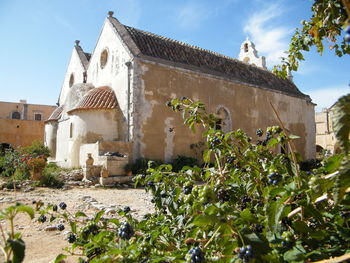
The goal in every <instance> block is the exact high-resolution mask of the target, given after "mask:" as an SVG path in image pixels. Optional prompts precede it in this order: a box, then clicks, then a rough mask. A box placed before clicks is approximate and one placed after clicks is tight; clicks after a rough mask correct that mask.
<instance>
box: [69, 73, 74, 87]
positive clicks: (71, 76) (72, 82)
mask: <svg viewBox="0 0 350 263" xmlns="http://www.w3.org/2000/svg"><path fill="white" fill-rule="evenodd" d="M73 84H74V75H73V73H72V74H71V75H70V78H69V87H72V86H73Z"/></svg>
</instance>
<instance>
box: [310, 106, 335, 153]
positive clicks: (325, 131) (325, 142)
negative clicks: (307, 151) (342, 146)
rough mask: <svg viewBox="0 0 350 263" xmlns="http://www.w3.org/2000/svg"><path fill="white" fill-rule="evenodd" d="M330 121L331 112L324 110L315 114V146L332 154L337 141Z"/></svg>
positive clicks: (331, 117)
mask: <svg viewBox="0 0 350 263" xmlns="http://www.w3.org/2000/svg"><path fill="white" fill-rule="evenodd" d="M332 119H333V112H332V110H324V111H322V112H318V113H316V115H315V122H316V144H317V145H319V146H321V147H322V148H323V149H327V150H329V151H331V152H334V151H335V147H336V142H337V140H336V137H335V135H334V131H333V122H332Z"/></svg>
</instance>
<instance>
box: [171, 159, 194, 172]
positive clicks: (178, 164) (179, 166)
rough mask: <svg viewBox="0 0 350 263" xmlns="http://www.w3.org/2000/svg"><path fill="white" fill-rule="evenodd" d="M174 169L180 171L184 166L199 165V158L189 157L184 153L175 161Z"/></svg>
mask: <svg viewBox="0 0 350 263" xmlns="http://www.w3.org/2000/svg"><path fill="white" fill-rule="evenodd" d="M172 166H173V171H175V172H178V171H180V170H181V169H182V168H183V167H184V166H189V167H194V166H198V160H197V159H196V158H193V157H187V156H184V155H178V156H177V157H176V158H175V159H174V161H173V163H172Z"/></svg>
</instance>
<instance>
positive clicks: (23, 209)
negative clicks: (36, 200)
mask: <svg viewBox="0 0 350 263" xmlns="http://www.w3.org/2000/svg"><path fill="white" fill-rule="evenodd" d="M16 210H17V211H18V212H24V213H27V214H28V215H29V216H30V218H31V219H33V218H34V210H33V208H31V207H30V206H26V205H19V206H16Z"/></svg>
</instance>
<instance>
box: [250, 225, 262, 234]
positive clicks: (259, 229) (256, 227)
mask: <svg viewBox="0 0 350 263" xmlns="http://www.w3.org/2000/svg"><path fill="white" fill-rule="evenodd" d="M252 228H253V231H254V232H255V233H257V234H259V233H262V231H263V230H264V226H263V225H260V224H256V225H253V227H252Z"/></svg>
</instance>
